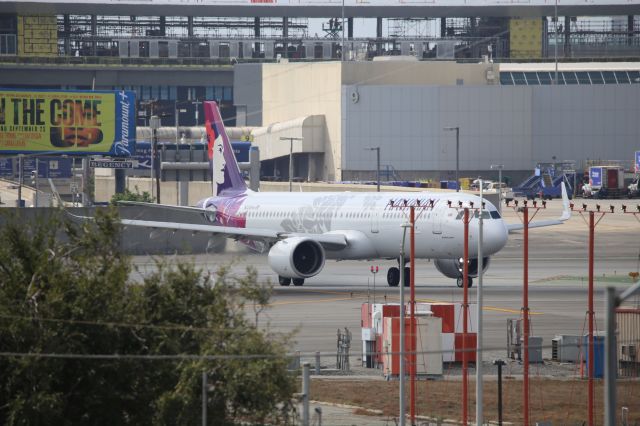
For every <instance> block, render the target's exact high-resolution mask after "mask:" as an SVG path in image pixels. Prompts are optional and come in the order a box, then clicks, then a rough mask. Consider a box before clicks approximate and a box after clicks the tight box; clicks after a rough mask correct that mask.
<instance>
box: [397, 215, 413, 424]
mask: <svg viewBox="0 0 640 426" xmlns="http://www.w3.org/2000/svg"><path fill="white" fill-rule="evenodd" d="M409 227H411V224H410V223H403V224H402V246H401V247H400V268H399V269H400V371H399V376H400V401H399V403H400V416H399V417H400V426H404V425H405V422H406V418H405V417H406V414H405V396H404V387H405V386H404V383H405V368H404V365H405V344H404V343H405V342H404V339H405V323H404V322H405V314H404V312H405V307H404V284H405V280H406V277H405V275H406V274H405V273H404V265H405V249H404V246H405V242H406V239H407V228H409Z"/></svg>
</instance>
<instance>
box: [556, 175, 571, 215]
mask: <svg viewBox="0 0 640 426" xmlns="http://www.w3.org/2000/svg"><path fill="white" fill-rule="evenodd" d="M560 185H561V189H562V216H560V219H559V220H560V221H562V222H564V221H565V220H568V219H569V218H570V217H571V206H570V204H569V196H568V195H567V187H566V186H565V184H564V182H562V183H561V184H560Z"/></svg>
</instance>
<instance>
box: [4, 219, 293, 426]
mask: <svg viewBox="0 0 640 426" xmlns="http://www.w3.org/2000/svg"><path fill="white" fill-rule="evenodd" d="M60 229H62V230H64V233H65V234H66V238H65V239H62V238H59V232H58V231H59V230H60ZM119 233H120V229H119V225H118V221H117V215H116V213H115V210H112V209H109V210H97V211H96V218H95V221H91V222H84V223H81V224H79V225H78V224H72V223H70V222H68V221H66V220H64V219H63V216H62V215H60V214H58V215H55V216H54V217H53V218H51V219H50V220H39V221H37V222H36V223H34V224H30V226H24V224H23V223H20V221H19V220H18V219H17V218H15V217H14V218H8V219H7V220H6V221H5V223H4V224H3V226H2V228H0V271H1V273H0V348H2V349H0V350H1V351H3V354H2V355H1V356H0V375H1V376H2V378H3V380H2V381H1V382H0V423H1V424H7V425H19V424H61V425H65V424H77V423H83V424H94V425H102V424H104V425H107V424H108V425H112V424H149V423H152V424H158V425H164V424H196V423H199V422H200V412H201V411H200V407H201V377H202V372H203V371H205V372H207V374H208V377H209V381H208V383H209V388H210V391H209V394H208V396H209V399H208V411H209V413H210V416H209V424H234V423H240V422H249V423H265V422H270V423H287V422H289V420H290V416H291V414H292V404H291V403H290V401H291V396H292V394H293V392H294V390H295V382H294V380H293V377H292V376H291V375H290V374H289V373H288V372H287V363H288V362H287V359H286V357H285V352H286V348H287V344H288V337H289V336H280V335H275V334H273V333H270V332H269V331H263V330H262V329H259V328H258V327H257V318H258V315H259V311H260V308H257V310H256V311H255V312H256V313H255V318H254V319H249V318H247V317H246V316H245V314H244V312H245V304H251V305H255V306H260V305H262V306H264V305H265V304H266V303H267V302H268V297H267V295H268V294H269V290H268V288H267V289H265V288H264V287H263V286H261V285H259V284H257V280H256V273H255V271H253V270H248V271H247V273H246V274H245V275H243V276H239V277H234V276H232V275H231V274H230V272H229V268H228V267H222V268H220V270H219V271H218V273H217V274H216V275H215V276H213V277H212V276H209V275H208V274H207V273H205V272H203V271H202V270H199V269H197V268H196V267H195V266H194V265H193V264H190V263H176V264H170V263H166V262H163V261H158V262H157V265H156V269H155V272H153V273H152V274H150V275H148V276H146V277H145V278H144V280H143V282H137V283H136V282H132V281H131V280H130V278H129V276H130V272H131V271H132V266H131V262H130V259H129V258H128V257H127V256H125V255H123V254H122V252H121V251H120V248H119Z"/></svg>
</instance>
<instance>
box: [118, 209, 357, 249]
mask: <svg viewBox="0 0 640 426" xmlns="http://www.w3.org/2000/svg"><path fill="white" fill-rule="evenodd" d="M196 210H200V211H202V209H196ZM120 223H122V225H124V226H140V227H144V228H151V229H167V230H181V231H191V232H205V233H210V234H212V235H221V236H223V237H227V238H234V239H239V238H246V239H249V240H257V241H266V242H276V241H279V240H284V239H286V238H291V237H306V238H310V239H312V240H314V241H317V242H318V243H320V244H321V245H322V246H323V247H325V248H327V249H332V250H336V249H341V248H344V247H346V246H347V244H348V242H347V238H346V237H345V236H344V235H341V234H301V233H294V232H284V231H275V230H273V229H260V228H236V227H233V226H218V225H198V224H191V223H179V222H157V221H150V220H135V219H120Z"/></svg>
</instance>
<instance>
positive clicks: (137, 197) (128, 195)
mask: <svg viewBox="0 0 640 426" xmlns="http://www.w3.org/2000/svg"><path fill="white" fill-rule="evenodd" d="M135 190H136V192H131V191H129V188H125V189H124V192H120V193H117V194H113V196H112V197H111V204H118V201H139V202H142V203H153V202H154V201H155V198H153V197H152V196H151V194H149V193H148V192H147V191H143V192H142V194H141V193H140V190H139V189H138V187H137V186H136V187H135Z"/></svg>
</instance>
